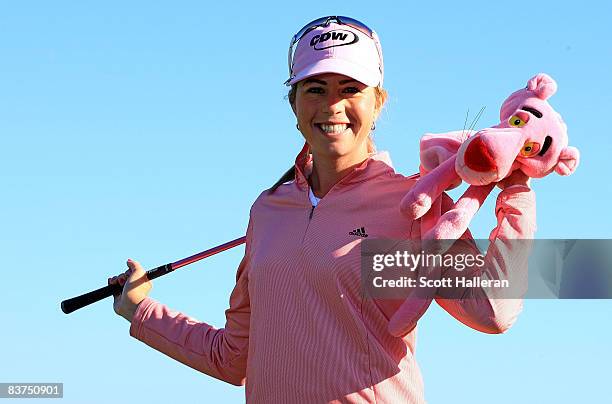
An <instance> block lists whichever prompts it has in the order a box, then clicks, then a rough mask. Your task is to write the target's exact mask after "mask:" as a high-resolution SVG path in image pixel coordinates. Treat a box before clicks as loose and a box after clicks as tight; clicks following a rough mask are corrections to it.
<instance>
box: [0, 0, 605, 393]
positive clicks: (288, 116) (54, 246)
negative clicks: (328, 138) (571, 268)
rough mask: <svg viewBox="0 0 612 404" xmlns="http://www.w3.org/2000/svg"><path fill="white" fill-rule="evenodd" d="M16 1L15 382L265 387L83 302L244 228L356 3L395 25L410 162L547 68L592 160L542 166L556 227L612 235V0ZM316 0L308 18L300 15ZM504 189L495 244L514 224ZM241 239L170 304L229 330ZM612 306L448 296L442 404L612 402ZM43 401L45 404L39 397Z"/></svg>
mask: <svg viewBox="0 0 612 404" xmlns="http://www.w3.org/2000/svg"><path fill="white" fill-rule="evenodd" d="M2 9H3V11H2V13H0V141H1V143H0V145H1V147H0V153H1V158H0V184H1V185H2V189H3V192H2V198H0V223H1V226H0V229H1V231H0V257H1V258H2V261H3V269H2V278H3V279H2V282H0V299H1V301H2V304H1V305H0V315H1V316H2V318H3V319H4V326H3V327H2V332H1V333H0V341H1V342H2V343H1V344H0V382H13V381H15V382H47V381H56V382H63V383H64V394H65V398H64V400H63V401H64V402H66V403H81V402H89V403H108V402H110V401H111V400H112V401H113V402H116V403H129V402H133V401H135V400H137V399H138V400H139V402H140V401H148V402H153V403H155V402H167V401H168V400H171V399H174V401H175V402H181V403H183V402H184V403H190V402H216V401H223V402H236V403H239V402H243V401H244V391H243V389H241V388H236V387H233V386H230V385H228V384H225V383H223V382H220V381H217V380H215V379H212V378H210V377H208V376H205V375H203V374H199V373H197V372H196V371H194V370H192V369H190V368H187V367H185V366H184V365H181V364H179V363H178V362H175V361H173V360H171V359H168V358H166V357H164V356H163V355H161V354H159V353H157V352H155V351H153V350H152V349H150V348H149V347H147V346H145V345H144V344H142V343H140V342H138V341H136V340H134V339H133V338H131V337H129V335H128V327H129V324H128V323H127V322H126V321H125V320H123V319H122V318H120V317H118V316H116V315H115V314H114V313H113V311H112V307H111V306H112V305H111V302H110V300H107V301H104V302H100V303H98V304H96V305H93V306H90V307H88V308H86V309H83V310H81V311H78V312H76V313H73V314H71V315H69V316H66V315H64V314H63V313H62V312H61V311H60V310H59V302H60V301H61V300H63V299H65V298H68V297H72V296H74V295H77V294H80V293H82V292H85V291H88V290H91V289H94V288H97V287H99V286H102V285H103V284H104V283H105V282H106V278H107V277H108V276H110V275H112V274H116V273H119V272H122V271H123V270H124V267H125V260H126V259H127V258H128V257H131V258H134V259H137V260H140V261H141V262H142V264H143V265H144V266H145V267H147V268H150V267H153V266H157V265H160V264H164V263H167V262H171V261H174V260H177V259H179V258H183V257H185V256H188V255H191V254H193V253H196V252H198V251H201V250H203V249H206V248H208V247H211V246H214V245H217V244H220V243H222V242H225V241H227V240H230V239H233V238H236V237H239V236H241V235H242V234H243V233H244V230H245V227H246V222H247V216H248V211H249V207H250V205H251V203H252V202H253V201H254V199H255V198H256V197H257V195H258V194H259V193H260V192H261V191H262V190H263V189H265V188H267V187H269V186H270V185H271V184H272V183H273V182H274V181H275V180H276V179H277V178H278V177H279V176H280V174H282V173H283V172H284V171H285V170H286V169H287V168H288V167H289V166H290V165H291V164H292V162H293V159H294V157H295V155H296V153H297V152H298V151H299V149H300V147H301V145H302V139H301V137H300V134H299V133H298V132H297V131H296V129H295V118H294V117H293V115H292V112H291V109H290V108H289V106H288V103H287V101H286V99H285V98H284V97H285V94H286V90H287V89H286V88H285V87H284V86H283V85H282V83H283V82H284V80H285V79H286V78H287V61H286V56H287V45H288V43H289V39H290V37H291V35H293V33H294V32H295V31H297V29H299V28H300V27H301V26H302V25H303V24H304V23H306V22H308V21H310V20H312V19H314V18H317V17H320V16H323V15H330V14H340V15H350V16H353V17H355V18H358V19H360V20H362V21H364V22H366V23H367V24H368V25H370V26H371V27H373V28H374V29H375V30H376V31H377V32H378V34H379V36H380V38H381V42H382V46H383V51H384V56H385V67H386V71H385V87H386V88H387V90H388V91H389V93H390V99H389V102H388V104H387V107H386V109H385V111H384V113H383V114H382V116H381V118H380V120H379V122H378V123H377V129H376V133H375V140H376V143H377V146H378V148H379V149H380V150H389V151H390V153H391V157H392V159H393V161H394V164H395V167H396V170H397V171H399V172H402V173H404V174H411V173H413V172H416V170H417V167H418V161H417V159H418V139H419V137H420V136H421V135H422V134H423V133H425V132H444V131H449V130H455V129H461V127H462V126H463V121H464V118H465V113H466V110H467V109H468V108H469V110H470V111H472V115H473V114H474V113H475V112H476V111H478V110H479V109H480V108H481V107H482V106H486V107H487V108H486V110H485V112H484V114H483V116H482V118H481V119H480V121H479V124H478V125H477V127H485V126H489V125H492V124H496V123H497V122H498V110H499V106H500V104H501V102H502V101H503V100H504V98H505V97H506V96H507V95H508V94H510V93H511V92H512V91H514V90H516V89H518V88H520V87H522V86H524V85H525V83H526V81H527V80H528V79H529V78H530V77H532V76H533V75H534V74H536V73H538V72H546V73H548V74H550V75H551V76H552V77H553V78H555V79H556V80H557V82H558V84H559V90H558V92H557V94H555V95H554V96H553V98H551V100H550V101H551V103H552V104H553V106H554V107H555V108H556V109H557V110H558V111H559V112H560V113H561V114H562V115H563V117H564V119H565V121H566V123H567V125H568V128H569V135H570V142H571V144H572V145H574V146H576V147H578V148H579V149H580V151H581V153H582V162H581V165H580V167H579V168H578V170H577V172H576V173H575V174H574V175H572V176H570V177H559V176H556V175H551V176H550V177H548V178H545V179H541V180H536V181H534V183H533V188H534V189H535V190H536V193H537V198H538V227H539V230H538V233H537V237H538V238H611V237H610V236H611V233H612V232H611V230H610V225H611V224H612V220H611V219H610V215H609V213H606V210H605V209H603V208H604V207H605V206H603V205H605V203H607V202H606V201H610V200H611V199H612V187H610V186H609V184H608V182H609V181H608V178H607V174H609V173H610V169H609V164H610V156H611V155H612V146H611V144H612V143H611V142H610V141H609V134H608V132H609V130H608V127H609V120H610V109H611V107H612V95H611V94H612V80H611V79H610V76H609V75H610V72H612V46H611V45H610V38H612V29H611V28H610V24H609V16H610V15H611V14H612V9H611V6H610V5H609V4H607V3H606V2H603V1H602V2H590V1H582V2H580V3H575V2H574V3H559V2H552V1H543V2H538V4H537V5H535V3H499V4H493V2H485V1H483V2H457V3H455V2H452V3H451V2H448V3H447V2H431V3H428V4H426V3H425V2H401V3H400V2H398V3H391V2H383V1H378V2H362V1H351V2H345V3H339V2H308V3H304V4H299V3H295V2H293V3H291V2H289V3H288V2H278V3H274V2H269V3H264V2H212V4H208V3H205V2H180V3H174V4H172V5H170V4H169V3H167V2H129V3H127V2H111V1H108V2H103V3H102V2H99V3H95V4H86V3H84V2H79V3H76V2H19V3H15V2H13V3H8V2H5V3H3V7H2ZM296 10H298V11H296ZM493 225H494V221H493V204H492V200H489V202H487V204H485V206H484V207H483V208H482V210H481V212H480V213H479V215H478V217H477V218H476V219H475V221H474V223H473V226H472V229H473V233H474V234H475V235H476V236H477V237H487V236H488V233H489V231H490V229H491V228H492V227H493ZM242 252H243V250H242V248H237V249H234V250H232V251H228V252H225V253H223V254H221V255H218V256H215V257H212V258H209V259H207V260H205V261H203V262H199V263H196V264H193V265H191V266H190V267H187V268H185V269H183V270H181V271H177V272H176V273H174V274H172V275H170V276H168V277H166V278H163V279H161V280H158V281H155V282H154V288H153V291H152V293H151V296H152V297H153V298H155V299H157V300H159V301H161V302H163V303H165V304H167V305H169V306H170V307H172V308H174V309H176V310H180V311H183V312H185V313H187V314H189V315H191V316H193V317H196V318H198V319H200V320H202V321H206V322H209V323H211V324H214V325H216V326H219V327H220V326H223V323H224V310H225V308H226V307H227V302H228V297H229V293H230V291H231V289H232V286H233V283H234V281H235V269H236V267H237V265H238V262H239V260H240V257H241V255H242ZM611 317H612V301H609V300H599V301H597V300H592V301H586V300H583V301H576V300H566V301H559V300H556V301H555V300H546V301H544V300H539V301H538V300H529V301H526V302H525V309H524V312H523V313H522V315H521V316H520V318H519V320H518V322H517V323H516V324H515V326H514V327H513V328H512V329H511V330H510V331H509V332H508V333H507V334H504V335H498V336H491V335H485V334H480V333H478V332H476V331H474V330H471V329H469V328H467V327H465V326H463V325H461V324H459V323H458V322H457V321H455V320H454V319H453V318H451V317H450V316H449V315H447V314H446V313H445V312H443V311H442V310H441V309H439V308H438V307H432V308H431V309H430V310H429V311H428V312H427V314H426V315H425V317H424V318H423V319H422V320H421V321H420V323H419V334H418V343H417V359H418V361H419V364H420V366H421V368H422V371H423V375H424V380H425V386H426V395H427V398H428V400H429V402H431V403H434V404H436V403H447V402H459V403H463V402H466V403H467V402H469V403H490V402H499V403H512V402H525V403H536V402H537V403H543V402H555V403H572V402H577V401H580V402H600V401H602V397H604V394H608V392H609V390H608V381H607V378H606V379H604V374H607V373H608V370H609V366H608V365H609V363H610V361H611V360H612V352H611V349H610V347H609V339H610V334H611V331H612V325H611V324H612V323H611V322H610V318H611ZM36 402H39V401H36Z"/></svg>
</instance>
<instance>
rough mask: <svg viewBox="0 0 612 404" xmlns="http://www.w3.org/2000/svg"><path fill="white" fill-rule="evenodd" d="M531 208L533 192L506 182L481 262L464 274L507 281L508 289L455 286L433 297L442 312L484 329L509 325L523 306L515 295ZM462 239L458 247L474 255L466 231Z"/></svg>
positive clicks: (521, 282)
mask: <svg viewBox="0 0 612 404" xmlns="http://www.w3.org/2000/svg"><path fill="white" fill-rule="evenodd" d="M535 212H536V210H535V193H534V192H533V191H532V190H531V189H530V188H528V187H526V186H523V185H512V186H509V187H507V188H505V189H504V190H503V191H502V192H500V194H499V195H498V198H497V203H496V208H495V214H496V217H497V226H496V227H495V228H494V229H493V231H492V232H491V235H490V236H489V240H490V243H489V247H488V249H487V253H486V255H485V258H484V265H483V267H482V268H480V269H478V271H476V272H475V273H471V274H469V275H468V274H464V275H465V276H466V278H471V277H480V278H482V279H490V280H493V279H499V280H503V279H507V280H508V282H509V285H510V288H509V290H510V292H509V291H507V290H505V291H503V290H502V288H490V289H488V291H485V290H484V289H483V288H474V287H471V288H465V289H464V290H457V289H456V288H455V290H454V291H453V298H444V296H442V295H440V294H438V295H436V301H437V302H438V304H439V305H440V306H442V307H443V308H444V310H446V311H447V312H448V313H450V314H451V315H452V316H453V317H455V318H456V319H457V320H459V321H461V322H462V323H464V324H466V325H468V326H469V327H471V328H474V329H476V330H478V331H482V332H485V333H491V334H497V333H503V332H505V331H506V330H508V329H509V328H510V327H511V326H512V325H513V324H514V322H515V321H516V319H517V317H518V315H519V313H520V312H521V310H522V307H523V300H522V298H521V297H522V296H523V295H524V293H525V292H526V290H527V279H528V258H529V253H530V250H531V243H532V240H533V237H534V234H535V230H536V222H535V216H536V213H535ZM463 238H464V240H462V241H464V242H463V243H461V247H460V248H461V249H464V250H470V251H471V253H472V254H474V253H479V250H478V248H477V247H476V245H475V243H474V241H473V239H472V237H471V235H470V234H469V231H468V232H466V234H465V235H464V237H463ZM466 252H468V251H466ZM450 271H453V269H450ZM449 275H451V277H453V275H455V276H456V275H458V274H457V273H455V274H449V273H448V272H446V273H445V274H444V275H443V276H445V277H447V276H449ZM504 293H505V294H504ZM458 296H461V298H459V297H458Z"/></svg>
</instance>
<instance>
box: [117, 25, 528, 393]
mask: <svg viewBox="0 0 612 404" xmlns="http://www.w3.org/2000/svg"><path fill="white" fill-rule="evenodd" d="M294 46H295V47H296V49H295V55H293V47H294ZM289 52H290V53H289V59H290V62H289V66H290V78H289V80H287V82H286V84H287V85H290V86H291V90H290V93H289V101H290V104H291V107H292V109H293V112H294V113H295V116H296V118H297V128H298V130H299V131H300V132H301V134H302V135H303V136H304V138H305V141H306V142H305V145H304V148H303V149H302V151H301V152H300V153H299V154H298V156H297V158H296V161H295V166H294V168H293V169H292V170H290V171H289V172H288V173H287V174H286V175H285V176H284V177H283V178H282V179H281V180H279V182H278V183H277V184H276V185H275V186H274V187H273V188H272V189H271V190H267V191H264V192H263V193H262V194H261V195H260V196H259V197H258V198H257V200H256V201H255V203H254V204H253V206H252V208H251V212H250V220H249V225H248V229H247V241H246V248H245V255H244V258H243V259H242V261H241V263H240V266H239V268H238V273H237V281H236V286H235V288H234V290H233V291H232V294H231V297H230V308H229V309H228V310H227V311H226V319H227V322H226V325H225V327H224V328H223V329H214V328H213V327H212V326H210V325H208V324H206V323H202V322H198V321H196V320H193V319H191V318H189V317H187V316H186V315H184V314H182V313H178V312H174V311H171V310H170V309H168V308H167V307H166V306H164V305H162V304H160V303H158V302H156V301H155V300H153V299H151V298H149V297H147V295H148V293H149V291H150V289H151V282H150V281H148V280H146V279H145V277H144V276H143V274H144V271H143V269H142V268H141V266H140V265H139V264H138V263H137V262H135V261H131V260H129V261H128V267H129V269H128V271H126V272H125V273H124V274H122V275H121V276H119V277H114V278H112V279H109V283H114V282H119V283H120V284H124V283H126V282H127V287H124V289H123V293H122V294H121V296H116V297H115V303H114V309H115V312H116V313H117V314H119V315H121V316H123V317H124V318H125V319H127V320H128V321H130V323H131V327H130V334H131V335H132V336H134V337H135V338H138V339H139V340H142V341H143V342H145V343H147V344H148V345H150V346H152V347H153V348H155V349H157V350H159V351H161V352H164V353H166V354H167V355H169V356H171V357H173V358H175V359H176V360H179V361H181V362H183V363H185V364H187V365H188V366H191V367H193V368H194V369H197V370H199V371H201V372H204V373H206V374H209V375H211V376H213V377H216V378H219V379H221V380H224V381H227V382H229V383H232V384H236V385H240V384H245V383H246V398H247V401H248V402H263V403H273V402H284V403H287V402H308V403H315V402H334V401H338V402H340V401H342V402H385V403H386V402H409V403H420V402H424V393H423V383H422V380H421V376H420V372H419V368H418V366H417V364H416V362H415V359H414V356H413V353H414V348H415V346H414V345H415V335H416V329H415V327H414V324H416V321H417V320H418V317H419V316H420V315H421V314H422V312H414V315H413V314H409V315H407V314H406V313H407V312H406V311H404V312H403V313H400V314H399V315H400V316H403V317H400V319H401V320H402V321H404V322H405V327H404V331H403V332H402V333H401V334H402V335H392V334H391V333H390V332H389V330H388V325H389V319H391V318H392V317H393V316H397V315H398V307H400V305H401V304H402V301H401V300H400V301H398V300H385V299H369V298H364V297H363V295H362V294H361V291H360V262H361V261H360V258H361V257H360V248H359V247H360V243H361V242H362V241H363V240H364V239H365V238H366V237H371V238H387V239H406V238H413V239H414V238H417V239H418V238H419V237H420V234H421V233H420V223H419V221H412V220H410V219H408V218H406V217H403V216H402V215H401V214H400V212H399V203H400V201H401V199H402V197H403V196H404V195H405V194H406V192H407V191H408V190H409V189H410V187H411V186H412V185H413V184H414V183H415V181H416V178H415V177H404V176H402V175H400V174H396V173H395V172H394V171H393V168H392V167H391V163H390V161H389V158H388V155H387V154H386V153H375V148H374V144H373V142H372V139H371V138H370V133H371V131H372V130H373V129H374V127H375V121H376V118H377V117H378V115H379V113H380V110H381V108H382V107H383V105H384V102H385V99H386V92H385V90H383V89H382V80H383V62H382V52H381V48H380V44H379V42H378V38H377V36H376V34H375V33H374V32H373V31H371V30H370V29H369V28H367V27H366V26H365V25H363V24H362V23H360V22H358V21H356V20H352V19H349V18H345V17H324V18H322V19H319V20H316V21H313V22H312V23H310V24H307V25H306V26H305V27H304V28H303V29H302V30H300V31H299V32H298V33H297V34H296V35H295V36H294V39H293V41H292V43H291V47H290V51H289ZM508 183H509V184H508ZM504 185H510V186H509V187H507V188H506V189H504V190H503V191H502V192H501V193H500V196H499V198H498V201H497V207H496V212H497V217H498V226H497V227H496V229H495V230H494V237H496V238H498V239H502V240H503V239H507V238H531V237H532V235H533V230H534V206H535V205H534V195H533V192H532V191H531V190H530V189H529V187H528V184H527V179H526V178H524V177H517V176H513V177H512V178H510V179H509V180H508V181H507V183H506V184H504ZM447 208H448V207H447ZM502 269H505V268H502ZM437 297H438V299H437V300H438V303H439V304H441V305H442V307H444V308H445V309H446V310H447V311H448V312H449V313H450V314H452V315H453V316H454V317H456V318H457V319H459V320H460V321H462V322H464V323H466V324H467V325H469V326H471V327H473V328H475V329H478V330H480V331H483V332H489V333H498V332H503V331H504V330H506V329H507V328H508V327H509V326H510V325H511V324H512V323H513V321H514V320H515V318H516V316H517V314H518V312H519V311H520V308H521V302H520V301H510V300H508V301H503V302H501V301H496V300H495V299H487V298H485V299H480V300H475V301H469V302H465V301H459V300H452V299H442V298H440V297H439V296H437ZM475 302H476V303H475ZM402 307H404V306H402ZM408 312H410V311H408Z"/></svg>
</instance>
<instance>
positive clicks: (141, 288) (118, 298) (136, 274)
mask: <svg viewBox="0 0 612 404" xmlns="http://www.w3.org/2000/svg"><path fill="white" fill-rule="evenodd" d="M127 265H128V270H127V271H125V272H124V273H122V274H121V275H119V276H113V277H112V278H108V284H109V285H111V284H115V283H119V284H120V285H121V286H123V291H122V292H121V294H116V295H114V296H113V300H114V301H113V309H114V310H115V313H117V314H118V315H120V316H121V317H123V318H125V319H126V320H127V321H129V322H130V323H131V322H132V318H133V317H134V313H135V312H136V309H137V308H138V305H139V304H140V302H142V301H143V300H144V298H145V297H147V295H148V294H149V292H150V291H151V288H152V287H153V283H152V282H151V281H150V280H149V279H147V275H146V273H145V271H144V270H143V269H142V266H141V265H140V264H139V263H138V262H137V261H132V260H131V259H128V261H127Z"/></svg>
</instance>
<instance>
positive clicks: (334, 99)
mask: <svg viewBox="0 0 612 404" xmlns="http://www.w3.org/2000/svg"><path fill="white" fill-rule="evenodd" d="M343 110H344V99H343V98H342V97H340V96H338V95H336V94H329V95H328V96H327V97H325V99H324V100H323V103H322V106H321V112H323V113H328V114H331V115H333V114H337V113H339V112H342V111H343Z"/></svg>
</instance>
